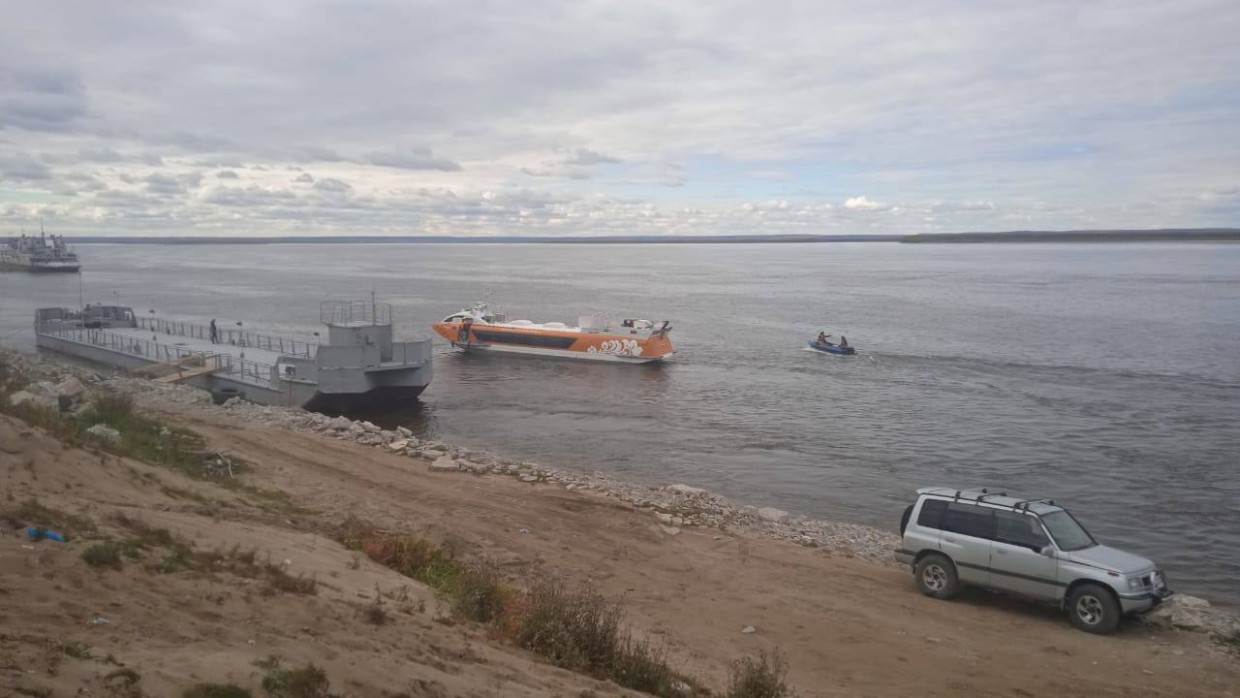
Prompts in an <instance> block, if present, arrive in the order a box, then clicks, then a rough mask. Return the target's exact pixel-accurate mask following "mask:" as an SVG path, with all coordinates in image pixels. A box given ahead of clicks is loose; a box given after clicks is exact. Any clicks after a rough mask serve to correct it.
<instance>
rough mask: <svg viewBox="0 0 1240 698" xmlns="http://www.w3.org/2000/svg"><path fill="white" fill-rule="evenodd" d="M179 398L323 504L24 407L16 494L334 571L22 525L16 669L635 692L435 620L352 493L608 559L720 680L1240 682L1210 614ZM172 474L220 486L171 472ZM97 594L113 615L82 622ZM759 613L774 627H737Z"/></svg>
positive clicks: (532, 562) (977, 686)
mask: <svg viewBox="0 0 1240 698" xmlns="http://www.w3.org/2000/svg"><path fill="white" fill-rule="evenodd" d="M170 416H171V417H172V418H173V419H175V420H176V421H179V422H181V423H184V424H186V425H187V426H189V427H191V428H193V429H195V430H197V431H199V432H200V433H202V434H204V435H205V436H207V438H208V439H209V441H210V442H211V443H212V445H213V446H214V447H215V448H217V449H221V450H224V449H228V450H231V451H232V452H234V453H236V454H238V455H240V456H242V457H243V458H245V459H246V460H247V461H248V462H250V463H251V464H253V472H252V473H251V474H249V475H247V476H246V478H247V481H248V482H250V483H252V484H254V485H257V486H260V487H264V488H272V489H279V490H283V491H285V492H288V493H289V494H290V495H291V496H292V498H293V500H294V501H295V502H296V503H297V504H298V505H300V506H302V507H305V508H307V509H308V510H310V511H311V512H312V513H291V514H290V513H288V512H286V511H280V510H279V509H278V508H276V509H273V508H272V507H270V506H268V507H267V508H264V507H263V506H262V502H256V501H254V500H253V499H252V498H248V497H246V496H242V495H237V494H234V493H231V492H228V491H225V490H221V489H220V488H217V487H215V486H212V485H209V484H204V483H195V482H192V481H188V480H184V479H183V478H180V477H179V476H177V475H175V474H173V473H170V472H168V471H166V470H162V469H156V468H150V467H147V466H143V465H140V464H133V463H129V462H122V461H120V460H119V459H116V458H113V457H110V456H106V457H101V456H99V455H97V454H90V453H85V452H82V451H76V450H63V449H61V448H60V446H59V445H58V444H56V443H55V442H53V441H51V440H50V439H48V438H46V437H44V436H42V435H40V434H37V433H32V432H31V430H29V429H24V428H23V427H22V426H21V425H19V424H17V423H15V422H13V421H12V420H7V419H5V418H0V478H2V480H0V481H2V482H3V483H4V489H5V490H6V492H11V493H12V497H11V499H15V500H17V501H20V500H22V499H24V498H26V497H29V496H37V497H38V498H39V500H40V501H41V502H44V503H46V504H49V505H52V506H56V507H58V508H63V509H65V510H77V511H83V512H85V513H87V514H88V515H89V516H91V518H92V519H94V520H95V521H96V522H97V523H98V524H99V525H100V526H101V527H102V528H105V529H106V528H108V524H107V521H108V516H109V513H110V512H113V511H117V510H123V511H130V512H140V515H141V516H142V517H143V518H144V519H147V520H149V521H150V522H151V523H153V524H157V525H160V526H167V527H169V528H171V529H174V530H175V531H177V532H178V533H179V534H180V535H183V536H184V537H186V538H187V539H191V540H193V541H194V543H195V546H196V547H198V548H211V547H219V546H225V547H227V546H231V545H233V544H234V543H240V544H241V545H242V546H253V547H256V548H257V549H259V550H260V551H262V552H263V553H264V554H270V556H271V558H272V559H273V560H276V561H280V562H282V561H283V560H288V561H289V563H290V564H289V567H290V569H291V570H293V571H294V572H295V573H305V574H313V575H315V577H316V578H317V579H318V580H319V581H320V582H321V584H320V590H319V593H318V595H317V596H313V597H306V596H295V595H289V594H278V595H275V596H264V595H262V593H260V589H258V588H257V587H259V586H261V584H260V583H258V582H256V581H254V580H247V579H240V578H229V577H227V576H218V578H215V579H211V578H206V577H202V576H196V575H194V574H193V573H179V574H173V575H156V574H152V573H150V572H147V571H145V570H144V569H143V568H142V566H141V565H140V564H130V565H127V566H126V568H125V570H124V571H121V572H113V571H106V572H99V571H96V570H93V569H90V568H88V567H87V566H86V565H85V564H84V563H82V562H81V560H80V558H79V555H80V551H81V550H82V549H83V548H84V547H85V545H86V544H87V543H85V542H76V543H71V544H69V545H59V544H54V543H49V542H43V543H39V544H37V545H35V546H33V548H34V549H26V548H23V547H21V545H20V543H21V541H19V540H18V539H17V538H16V536H10V537H8V538H6V540H7V541H8V543H6V544H5V545H4V547H3V548H2V549H0V626H2V627H3V628H4V630H3V631H2V632H3V633H4V637H3V639H2V640H0V654H2V655H3V657H4V661H3V672H4V673H3V674H0V689H4V690H6V691H11V690H12V689H13V688H15V687H16V686H18V685H30V686H36V685H37V686H42V685H46V686H50V687H55V688H58V689H59V690H58V691H57V695H71V694H73V692H74V690H76V688H77V687H78V686H79V685H87V686H89V687H91V694H92V695H100V694H104V695H106V693H105V692H104V691H103V690H102V688H103V685H104V683H105V682H104V680H103V679H102V678H101V677H102V676H103V675H105V674H107V673H108V671H110V670H112V669H113V668H114V667H112V666H110V665H107V664H103V663H101V662H100V661H98V660H97V659H96V660H75V659H70V658H63V659H62V660H61V661H60V662H59V667H58V670H57V672H58V674H57V675H55V676H51V675H49V674H48V659H47V657H48V656H49V654H48V652H47V651H46V650H45V649H44V648H43V647H42V646H41V645H40V642H39V641H40V640H41V639H42V638H49V637H64V638H71V639H77V640H81V641H84V642H87V643H88V644H90V645H91V646H92V647H93V648H94V654H95V655H96V657H102V656H105V655H107V654H108V653H109V652H110V653H112V654H113V655H115V657H116V658H117V659H118V660H119V661H122V662H124V663H126V664H127V665H128V666H130V667H132V668H134V669H135V670H137V671H138V672H139V673H140V674H141V675H142V677H143V680H142V687H143V688H144V690H146V691H147V693H148V695H169V694H175V691H174V687H176V686H182V685H184V684H186V683H188V682H192V681H194V680H211V681H222V680H231V681H236V682H238V683H241V684H244V685H249V686H252V687H257V682H258V681H259V680H260V677H261V673H262V672H261V670H260V669H258V668H256V667H255V666H253V665H252V662H253V661H254V660H256V659H259V658H262V657H265V656H267V655H268V654H271V653H276V654H280V655H283V656H285V657H288V658H290V661H292V662H300V661H305V660H313V661H315V662H316V663H318V664H321V665H323V666H324V667H326V668H327V670H328V672H329V676H331V678H332V682H333V686H334V687H335V688H336V689H337V690H341V691H343V692H345V693H349V694H354V695H383V694H384V692H385V691H386V692H390V693H396V692H398V691H405V692H408V693H409V694H411V695H478V696H493V695H503V696H509V695H514V696H515V695H580V694H581V691H582V690H586V689H588V690H592V691H594V692H596V693H599V694H607V693H613V694H614V693H619V691H618V690H616V689H614V687H608V686H606V685H603V684H599V683H598V682H595V681H592V680H589V679H587V678H583V677H577V676H574V675H571V674H568V673H565V672H562V671H559V670H556V669H553V668H551V667H548V666H546V665H544V664H541V663H540V662H539V661H538V660H537V659H536V658H533V657H531V656H530V655H527V654H526V653H524V652H521V651H519V650H515V649H513V648H510V647H506V646H504V645H499V644H494V643H492V642H489V641H488V640H487V638H486V637H485V635H484V634H483V633H482V632H480V631H478V630H476V629H471V628H466V627H462V626H460V625H456V626H452V627H449V626H446V625H443V624H441V623H438V622H434V621H433V620H432V617H433V616H435V615H436V614H437V613H438V611H437V610H436V604H435V600H434V599H433V598H432V596H431V595H430V594H429V593H428V592H427V591H426V590H425V589H424V588H421V587H420V586H419V585H418V584H416V583H413V582H410V581H408V580H406V579H403V578H401V577H399V576H398V575H395V574H394V573H392V572H390V571H387V570H384V569H381V568H378V567H377V566H375V565H373V564H370V563H368V562H365V561H363V562H362V564H361V566H360V568H358V569H351V563H352V561H353V556H352V555H351V554H350V553H349V552H347V551H345V550H343V549H342V548H341V547H340V546H338V545H337V544H335V543H334V542H332V541H331V540H329V539H328V538H326V537H323V536H321V535H316V534H315V533H314V531H315V530H316V529H318V530H323V529H324V528H325V527H326V526H328V525H330V524H334V523H335V522H338V521H340V520H342V519H343V518H344V517H345V516H346V515H348V514H356V515H357V516H360V517H362V518H363V519H367V520H370V521H372V522H375V523H377V524H380V525H382V526H385V527H388V528H392V529H397V530H413V531H421V532H424V533H426V534H428V535H429V536H431V537H433V538H436V539H438V540H441V541H445V542H447V543H448V544H450V545H453V546H455V547H456V548H457V549H458V550H459V551H461V553H462V554H466V555H486V556H490V557H493V558H495V559H498V560H499V561H501V562H502V563H503V564H504V568H505V570H506V572H507V573H508V574H509V575H511V576H512V577H513V578H515V579H521V578H523V577H526V576H528V575H532V574H540V573H541V574H557V575H562V576H566V577H568V578H570V579H575V580H591V581H593V582H594V583H595V584H596V585H597V586H598V587H599V589H600V590H601V591H603V592H604V593H605V594H607V595H609V596H613V597H616V598H621V597H623V599H624V600H625V606H626V608H627V609H628V612H629V618H630V620H631V622H632V623H633V625H634V627H635V628H636V629H637V631H638V632H640V633H642V634H646V635H649V636H651V637H654V638H657V639H660V640H661V641H663V642H665V643H666V644H667V646H668V647H669V648H670V650H671V652H672V655H673V657H674V658H675V659H676V660H677V662H678V663H680V664H682V665H683V667H684V669H685V670H687V671H688V672H690V673H692V674H695V675H697V676H699V677H701V678H702V679H703V680H705V681H706V682H707V683H708V684H711V685H715V686H720V685H722V683H723V681H724V678H725V676H726V668H727V663H728V662H729V661H731V660H733V659H735V658H737V657H739V656H741V655H744V654H747V653H751V652H753V651H755V650H757V649H759V648H766V649H769V648H774V647H779V648H781V649H782V650H783V652H784V653H785V654H786V656H787V657H788V660H789V662H790V665H791V671H790V675H789V676H790V681H791V683H793V684H794V685H795V686H796V687H797V688H798V690H799V691H800V693H801V694H802V695H807V696H818V695H824V696H825V695H871V696H893V695H897V696H898V695H914V694H916V695H965V694H969V695H1010V696H1041V695H1056V696H1070V695H1081V696H1129V695H1164V696H1193V695H1230V694H1229V693H1228V691H1231V692H1232V694H1236V695H1240V663H1238V662H1236V660H1235V659H1234V658H1231V657H1228V656H1226V655H1225V654H1224V653H1223V652H1222V651H1221V650H1220V649H1218V648H1217V647H1216V646H1215V645H1213V644H1212V643H1211V642H1210V641H1209V640H1208V639H1207V638H1205V637H1204V636H1200V635H1195V634H1187V633H1176V632H1173V631H1166V630H1155V629H1152V628H1150V627H1148V626H1144V625H1139V624H1127V625H1126V626H1125V627H1124V629H1123V631H1122V632H1121V633H1119V634H1118V635H1116V636H1112V637H1095V636H1091V635H1087V634H1085V633H1081V632H1078V631H1075V630H1073V629H1072V628H1071V627H1070V626H1069V625H1068V623H1067V621H1066V619H1064V618H1063V617H1061V616H1059V615H1058V614H1054V613H1051V612H1049V611H1045V610H1042V609H1039V608H1036V607H1031V606H1029V605H1027V604H1024V603H1021V602H1016V601H1012V600H1007V599H1002V598H999V597H995V596H992V595H988V594H981V593H977V594H968V595H966V596H965V597H964V598H962V599H960V600H958V601H955V602H940V601H934V600H930V599H926V598H924V597H922V596H921V595H920V594H918V593H917V591H916V589H915V587H914V586H913V583H912V580H911V577H910V576H909V575H908V574H907V573H906V572H903V571H901V570H898V569H895V568H890V567H884V566H881V565H874V564H871V563H864V562H861V561H859V560H853V559H847V558H841V557H831V556H830V555H829V554H828V553H825V552H823V551H821V550H813V549H808V548H803V547H800V546H796V545H793V544H785V543H779V542H773V541H770V540H766V539H757V538H751V537H746V536H743V535H739V534H734V533H728V532H722V531H717V530H701V529H685V530H684V531H682V532H681V533H680V534H679V535H675V536H672V535H669V534H668V533H666V532H665V530H664V529H663V528H661V527H660V526H658V525H657V522H656V521H654V520H653V519H652V518H650V517H649V515H647V514H644V513H640V512H636V511H633V510H631V509H628V508H627V507H625V506H622V505H618V504H616V503H614V502H612V501H610V500H604V499H601V498H598V497H595V496H592V495H589V494H585V493H574V492H566V491H565V490H563V489H560V488H558V487H555V486H551V485H531V484H526V483H522V482H519V481H516V480H513V479H511V478H506V477H492V476H485V477H478V476H473V475H468V474H463V473H446V474H445V473H433V474H432V473H428V472H427V471H426V469H425V466H424V465H423V462H422V461H419V460H417V459H410V458H406V457H402V456H395V455H390V454H387V453H383V452H382V451H380V450H377V449H373V448H366V447H363V446H359V445H357V444H353V443H348V442H340V441H334V440H331V439H328V438H325V437H321V436H317V435H313V434H299V433H290V432H283V431H279V430H274V429H265V428H262V427H258V426H254V425H249V424H241V423H236V422H233V421H231V420H230V418H228V417H227V416H226V415H223V414H221V413H218V412H215V413H210V412H204V411H201V410H191V409H189V408H186V409H185V410H183V411H182V412H181V413H180V414H177V415H170ZM144 474H145V475H144ZM151 478H157V480H152V479H151ZM168 485H172V486H173V487H176V488H184V489H186V490H194V491H197V492H199V493H200V494H201V495H202V496H203V497H206V498H208V499H209V500H214V501H216V502H218V503H217V504H210V505H204V504H203V503H201V502H199V501H195V500H194V499H187V498H185V497H184V495H182V496H180V497H177V496H170V495H169V494H165V493H163V492H161V487H167V486H168ZM5 496H6V498H9V496H8V494H6V495H5ZM7 503H9V502H0V505H2V504H7ZM376 586H377V587H379V588H380V589H382V590H383V591H384V592H385V593H386V592H388V591H392V590H396V589H398V588H400V587H402V586H405V587H408V592H407V594H408V599H409V600H408V602H407V604H406V606H407V607H409V608H410V609H411V611H410V612H409V613H400V612H396V613H394V616H395V622H394V623H391V624H389V625H386V626H384V627H379V628H376V627H375V626H373V625H369V624H366V623H365V622H363V621H362V619H361V609H362V608H364V606H365V605H366V604H367V603H369V602H370V600H371V599H372V598H373V596H374V594H375V589H376ZM418 600H422V601H423V602H424V603H425V604H426V611H425V612H418V611H417V610H416V605H417V602H418ZM394 603H395V602H393V604H394ZM392 608H393V610H395V605H393V606H392ZM100 614H101V615H103V616H106V617H108V618H109V619H110V620H111V621H112V623H110V624H109V625H105V626H87V625H86V623H87V621H89V620H90V619H91V618H94V617H95V616H96V615H100ZM746 625H753V626H755V627H756V628H757V632H756V633H752V634H743V633H741V629H742V628H743V627H744V626H746ZM27 672H33V673H27ZM113 683H116V682H115V681H113Z"/></svg>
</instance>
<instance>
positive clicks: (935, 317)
mask: <svg viewBox="0 0 1240 698" xmlns="http://www.w3.org/2000/svg"><path fill="white" fill-rule="evenodd" d="M78 251H79V253H80V254H81V256H82V258H83V261H84V264H85V267H86V271H85V273H84V274H83V277H82V289H81V292H82V297H83V298H85V300H86V302H92V301H93V302H114V301H115V300H116V299H117V298H119V299H120V300H121V301H122V302H123V303H124V304H126V305H132V306H133V307H134V308H135V309H136V310H138V311H139V312H140V313H143V314H147V313H148V312H149V311H150V310H155V314H156V315H157V316H159V317H165V316H167V317H173V316H175V317H182V318H186V319H199V320H205V319H208V318H212V317H214V318H216V319H217V321H218V322H219V323H220V325H221V326H223V327H229V326H233V323H234V322H236V321H242V322H243V323H244V325H245V327H247V328H253V329H256V330H257V329H260V328H262V329H267V330H276V331H279V332H283V333H286V334H292V335H296V336H301V337H309V336H310V333H311V332H313V331H314V330H315V329H317V328H316V324H317V321H318V302H319V301H320V300H332V299H344V298H369V297H370V293H371V292H372V291H373V292H374V293H375V294H376V295H377V297H378V298H379V300H380V301H386V302H390V303H391V304H392V305H393V308H394V317H395V320H396V324H397V334H398V335H401V336H417V335H420V336H430V334H431V333H430V330H429V325H430V324H431V323H432V322H434V321H436V320H438V319H440V318H442V317H443V316H445V315H447V314H449V313H450V312H452V311H455V310H458V309H460V308H461V307H463V306H465V305H468V304H469V303H471V302H473V301H476V300H487V301H489V302H490V303H491V304H492V306H493V307H499V308H502V309H503V310H505V311H507V313H508V316H509V318H512V319H517V318H527V319H531V320H534V321H551V320H557V321H561V322H567V323H570V324H574V323H575V321H576V318H577V317H578V316H579V315H585V314H596V313H611V314H613V315H634V316H640V317H648V318H650V319H664V318H668V319H671V320H673V322H674V325H675V329H674V330H673V332H672V338H673V340H674V342H675V344H676V348H677V355H676V357H675V359H674V360H673V361H672V362H670V363H668V364H666V365H655V366H644V367H639V366H617V365H611V364H592V363H585V362H566V361H556V360H547V359H539V358H528V357H493V356H462V355H461V354H459V353H458V352H456V351H455V350H452V349H450V348H449V347H447V346H446V345H443V344H442V343H440V346H439V349H438V351H437V354H436V364H435V380H434V383H433V384H432V385H431V387H430V388H429V389H428V390H427V391H426V393H425V394H424V395H423V397H422V400H421V402H420V404H417V405H414V406H409V407H401V408H394V409H392V410H388V411H386V412H385V413H384V414H379V415H371V416H375V417H377V418H379V419H381V420H382V421H384V422H386V423H388V424H393V423H402V424H406V425H408V426H410V427H411V428H413V429H415V430H416V431H417V432H418V433H421V434H430V435H433V436H436V437H439V438H442V439H444V440H447V441H450V442H453V443H459V444H462V445H467V446H470V447H477V448H484V449H488V450H492V451H495V452H499V453H502V454H505V455H509V456H511V457H518V458H522V459H528V460H533V461H537V462H540V463H544V464H547V465H551V466H555V467H564V468H570V469H573V468H575V469H584V470H601V471H605V472H608V473H612V474H615V475H619V476H623V477H625V478H628V479H632V480H637V481H646V482H650V483H652V484H659V483H671V482H685V483H688V484H692V485H696V486H702V487H706V488H709V489H712V490H715V491H718V492H721V493H723V494H725V495H728V496H730V497H732V498H734V499H736V500H738V501H740V502H743V503H752V504H756V505H773V506H778V507H780V508H783V509H787V510H790V511H793V512H798V513H805V514H810V515H813V516H816V517H820V518H826V519H833V520H845V521H854V522H859V523H867V524H873V525H877V526H882V527H885V528H887V529H894V528H895V527H896V526H897V525H898V521H899V516H900V513H901V511H902V510H903V508H904V506H905V505H906V504H907V503H908V502H909V500H910V497H911V496H912V492H913V490H914V489H915V488H917V487H921V486H927V485H948V486H954V487H967V486H989V487H993V488H997V489H1000V490H1006V491H1008V492H1009V493H1013V494H1016V493H1020V494H1027V495H1034V496H1050V497H1054V498H1055V499H1056V500H1057V501H1059V502H1060V503H1062V504H1065V505H1067V506H1069V507H1070V508H1072V509H1073V511H1074V513H1076V515H1077V516H1078V518H1079V519H1081V520H1082V521H1083V522H1084V523H1085V524H1086V526H1087V527H1089V528H1090V529H1091V530H1092V531H1093V532H1094V533H1095V535H1096V537H1099V538H1101V539H1102V540H1104V541H1105V542H1108V543H1112V544H1114V545H1116V546H1119V547H1124V548H1131V549H1133V550H1134V551H1136V552H1141V553H1144V554H1147V555H1149V556H1151V557H1153V558H1155V559H1156V560H1158V561H1159V562H1161V563H1163V564H1164V565H1165V566H1166V567H1167V569H1168V571H1169V577H1170V579H1171V582H1172V586H1173V587H1175V588H1177V589H1179V590H1181V591H1185V592H1188V593H1198V594H1203V595H1205V596H1207V597H1209V598H1212V599H1215V600H1218V601H1223V602H1227V603H1233V604H1234V603H1237V602H1240V592H1238V591H1237V590H1238V589H1240V584H1237V582H1236V580H1237V579H1240V467H1238V466H1240V245H1225V244H1223V245H1218V244H1182V245H1176V244H1134V245H1123V244H1105V245H1101V244H1100V245H1086V244H1082V245H1017V244H1011V245H901V244H894V243H840V244H818V245H813V244H784V245H606V246H592V245H499V244H496V245H490V244H470V245H451V244H434V245H271V246H255V245H236V246H156V245H151V246H120V245H82V246H80V247H79V249H78ZM78 281H79V280H78V278H77V277H76V276H27V275H21V274H3V275H0V342H3V343H4V344H5V345H7V346H16V347H19V348H29V347H31V346H32V345H33V335H32V333H31V331H30V330H29V325H30V320H31V314H32V311H33V309H34V308H35V307H38V306H43V305H59V304H65V305H72V306H76V305H77V304H78V298H79V283H78ZM820 329H823V330H825V331H827V332H828V333H831V334H834V335H837V336H838V335H839V334H841V333H843V334H846V335H847V336H848V338H849V341H850V342H851V343H852V344H853V345H854V346H856V347H858V348H859V349H860V350H861V351H862V352H863V354H862V355H859V356H854V357H836V356H825V355H820V354H814V353H810V352H807V351H803V350H802V347H804V346H805V343H806V341H807V340H808V339H810V338H811V337H812V336H813V335H815V334H816V333H817V332H818V330H820Z"/></svg>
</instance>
